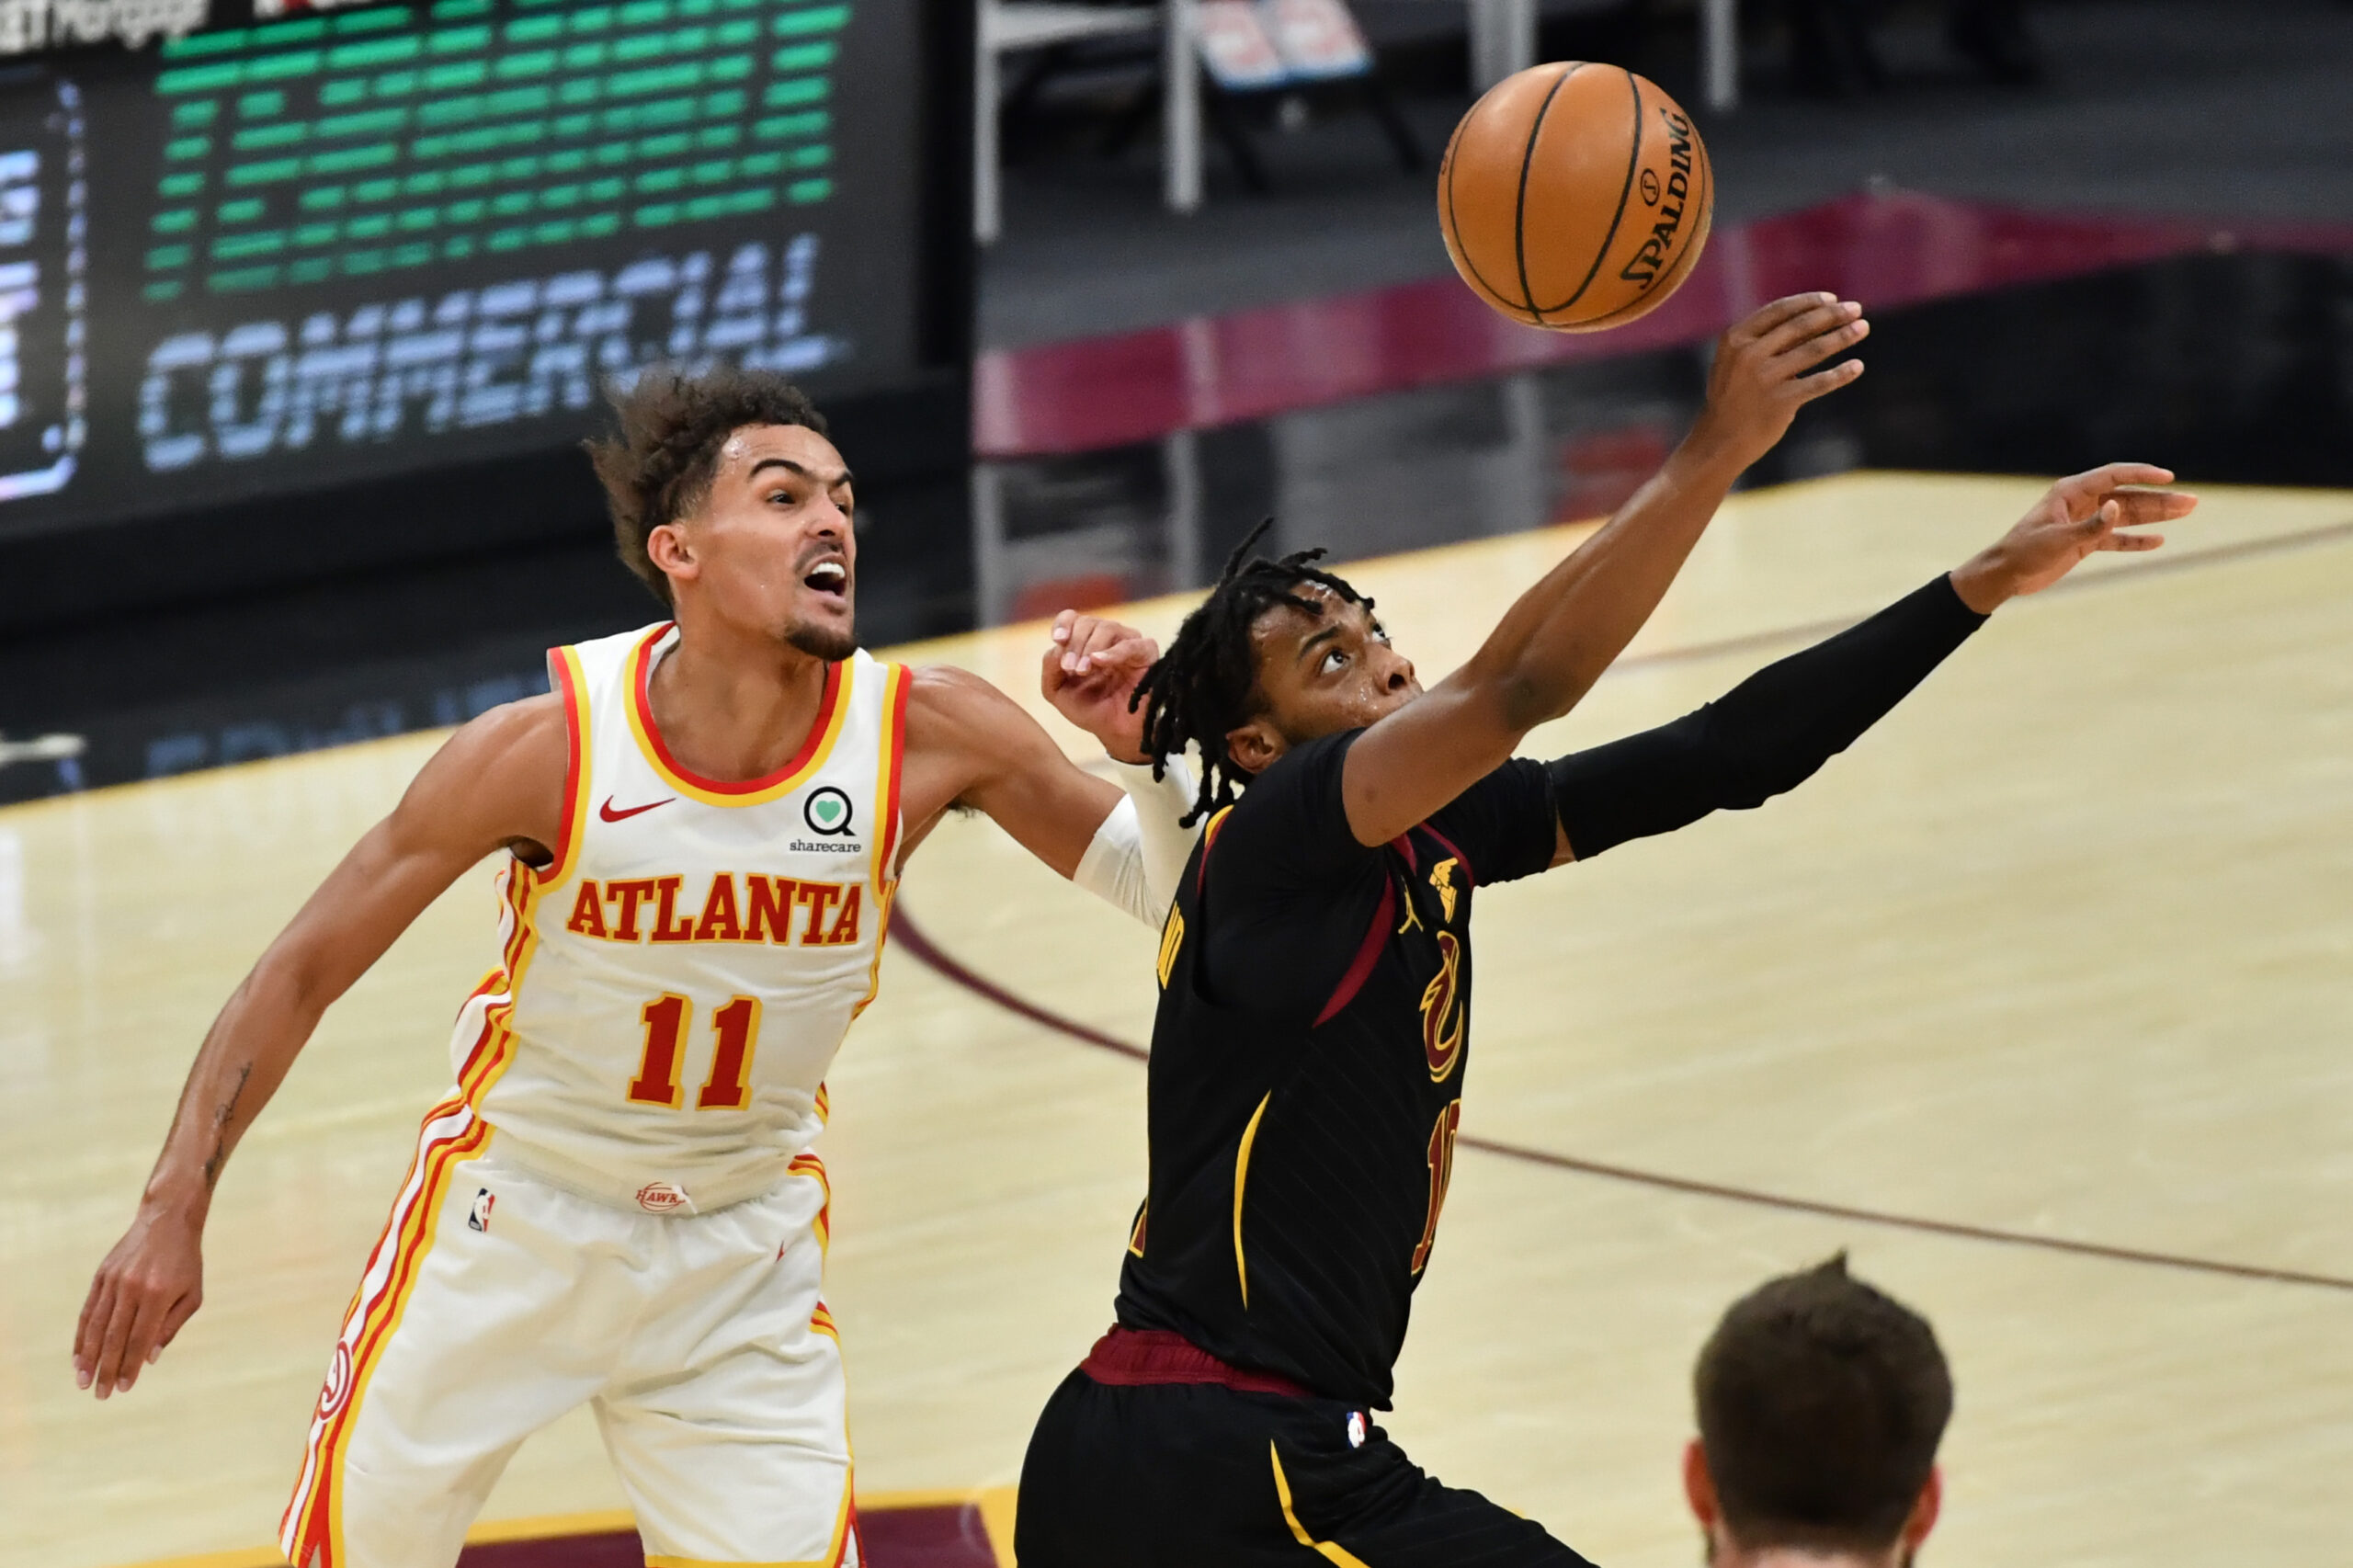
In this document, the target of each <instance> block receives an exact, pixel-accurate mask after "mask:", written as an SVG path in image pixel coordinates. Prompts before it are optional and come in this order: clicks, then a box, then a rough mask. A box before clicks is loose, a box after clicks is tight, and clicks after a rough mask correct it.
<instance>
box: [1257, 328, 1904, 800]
mask: <svg viewBox="0 0 2353 1568" xmlns="http://www.w3.org/2000/svg"><path fill="white" fill-rule="evenodd" d="M1869 331H1870V325H1869V324H1868V323H1866V322H1865V321H1864V320H1863V317H1862V307H1861V306H1859V305H1858V304H1856V303H1854V302H1853V301H1842V300H1839V299H1837V298H1836V296H1834V295H1830V294H1796V295H1791V296H1790V297H1789V298H1788V299H1784V300H1777V301H1774V302H1773V303H1771V304H1769V305H1767V306H1766V307H1764V308H1763V309H1762V310H1759V311H1757V312H1755V313H1754V314H1752V315H1750V316H1749V317H1748V319H1747V320H1745V321H1743V322H1741V323H1740V324H1737V325H1735V326H1733V328H1732V329H1731V330H1729V331H1727V332H1726V333H1724V334H1723V335H1722V337H1721V338H1719V339H1718V340H1717V344H1716V357H1715V363H1714V366H1713V367H1712V369H1711V370H1710V372H1709V378H1708V400H1707V406H1706V407H1705V408H1704V409H1703V410H1702V411H1701V413H1700V415H1699V420H1698V421H1697V422H1696V423H1695V424H1694V425H1693V426H1692V428H1691V432H1690V434H1689V435H1688V436H1687V437H1685V438H1684V440H1683V442H1682V444H1681V445H1680V446H1678V447H1677V449H1676V450H1675V452H1674V454H1673V455H1672V456H1671V457H1669V458H1668V459H1667V460H1666V463H1665V467H1663V468H1662V469H1660V471H1659V472H1657V473H1656V474H1655V475H1654V476H1653V477H1652V478H1651V479H1650V480H1649V481H1648V482H1647V483H1644V484H1643V487H1642V488H1641V489H1640V490H1639V491H1637V492H1635V494H1634V495H1633V498H1632V499H1631V500H1629V501H1628V502H1627V503H1626V504H1625V505H1624V506H1620V508H1619V509H1618V512H1617V514H1616V515H1615V516H1614V517H1611V518H1610V519H1609V521H1608V524H1607V525H1605V526H1604V527H1603V528H1601V530H1600V531H1599V532H1598V533H1596V534H1595V535H1594V536H1593V537H1592V538H1591V539H1589V540H1586V541H1585V543H1583V544H1582V545H1579V546H1578V547H1577V549H1576V550H1575V551H1574V552H1573V553H1571V554H1570V556H1569V557H1568V559H1566V560H1565V561H1563V562H1561V563H1560V564H1559V565H1558V566H1556V567H1554V568H1553V569H1552V571H1551V572H1550V573H1548V574H1545V576H1544V578H1543V580H1542V581H1540V582H1539V583H1538V584H1537V585H1535V586H1534V587H1532V588H1530V589H1529V590H1528V591H1527V592H1526V593H1525V594H1523V595H1521V596H1520V597H1519V599H1518V602H1517V603H1515V604H1514V605H1513V606H1512V608H1510V609H1509V610H1507V611H1506V612H1505V615H1504V618H1503V619H1502V620H1501V622H1499V623H1498V624H1497V625H1496V627H1495V631H1493V632H1491V633H1489V634H1488V637H1487V640H1486V642H1484V643H1483V644H1482V645H1481V647H1480V649H1479V651H1478V652H1477V653H1473V654H1472V656H1471V659H1470V660H1469V662H1468V663H1466V664H1465V665H1463V666H1462V667H1461V669H1459V670H1457V671H1455V672H1454V673H1453V674H1452V675H1450V676H1447V677H1446V678H1445V679H1444V680H1442V681H1440V682H1438V685H1436V686H1435V687H1431V688H1430V689H1429V691H1428V692H1427V693H1426V694H1425V695H1424V696H1422V697H1421V698H1420V699H1418V700H1415V701H1413V702H1410V703H1406V704H1405V705H1404V706H1402V707H1397V708H1395V709H1393V710H1391V711H1389V712H1387V713H1386V714H1385V715H1384V716H1382V717H1381V718H1380V719H1379V720H1378V722H1373V723H1372V724H1371V725H1370V728H1368V729H1367V730H1366V731H1365V733H1364V734H1363V735H1362V737H1361V738H1360V739H1358V741H1357V743H1356V744H1355V745H1354V746H1353V747H1352V748H1351V750H1350V751H1349V754H1348V758H1347V766H1346V768H1345V770H1344V773H1343V776H1342V785H1341V795H1342V799H1343V801H1344V802H1345V803H1346V806H1347V817H1348V826H1349V828H1350V829H1351V830H1352V831H1353V832H1354V834H1355V835H1356V838H1357V841H1358V843H1359V844H1365V845H1373V844H1382V843H1386V842H1388V841H1389V840H1390V839H1392V838H1394V837H1396V836H1397V835H1399V834H1401V833H1404V831H1405V830H1406V829H1407V828H1409V827H1411V826H1413V825H1414V824H1415V823H1418V822H1421V821H1423V820H1424V819H1425V818H1427V816H1429V814H1430V813H1431V812H1435V811H1437V810H1438V809H1439V808H1441V807H1443V806H1445V805H1446V804H1447V803H1448V802H1449V801H1452V800H1454V799H1455V797H1457V796H1458V795H1460V794H1461V793H1462V791H1463V790H1466V789H1468V788H1469V787H1470V786H1471V785H1472V784H1473V783H1475V782H1476V781H1478V780H1479V779H1480V778H1484V777H1485V776H1486V775H1487V774H1488V773H1490V772H1492V771H1493V770H1494V769H1495V767H1499V766H1500V765H1501V764H1502V763H1503V762H1504V760H1505V759H1506V758H1507V757H1509V756H1511V755H1512V752H1513V749H1514V748H1515V747H1517V746H1518V744H1519V741H1520V738H1521V737H1522V736H1523V735H1525V734H1527V733H1528V732H1529V731H1530V730H1532V729H1534V728H1535V727H1536V726H1537V725H1539V724H1540V723H1543V722H1546V721H1547V720H1551V719H1557V718H1559V717H1560V716H1561V715H1563V714H1564V713H1566V712H1567V711H1568V710H1570V709H1571V708H1573V707H1574V706H1575V705H1576V703H1577V702H1578V701H1579V700H1580V699H1582V698H1583V697H1584V696H1585V694H1586V691H1587V690H1588V689H1589V688H1591V687H1592V685H1593V683H1594V682H1595V681H1596V680H1597V679H1599V678H1600V676H1601V672H1602V671H1603V670H1605V669H1607V668H1608V666H1609V664H1610V662H1611V661H1612V660H1614V659H1616V658H1617V656H1618V654H1619V653H1620V651H1622V650H1623V649H1624V648H1625V646H1626V643H1627V642H1629V641H1630V640H1631V638H1632V637H1633V635H1634V633H1635V632H1636V631H1639V630H1641V628H1642V625H1643V622H1644V621H1645V620H1647V619H1650V614H1651V611H1652V610H1653V609H1654V608H1657V605H1658V601H1659V598H1660V597H1661V596H1662V595H1664V594H1665V592H1666V589H1667V586H1668V585H1669V584H1671V583H1673V582H1674V580H1675V574H1676V573H1677V572H1678V571H1679V570H1681V568H1682V565H1683V562H1684V560H1685V558H1686V557H1688V555H1689V554H1690V552H1691V548H1692V546H1693V545H1695V544H1697V543H1698V542H1699V536H1700V534H1701V533H1702V532H1703V531H1704V530H1705V529H1706V528H1707V526H1708V522H1709V519H1710V518H1711V517H1714V516H1715V513H1716V509H1717V507H1718V506H1721V505H1722V502H1723V499H1724V496H1725V495H1726V494H1728V493H1729V492H1730V491H1731V489H1732V486H1733V481H1734V480H1736V479H1738V478H1739V477H1740V475H1741V473H1742V472H1744V471H1745V470H1746V469H1747V468H1748V467H1749V465H1750V464H1752V463H1754V462H1756V460H1758V459H1759V458H1761V457H1763V456H1764V455H1765V454H1766V453H1767V452H1768V451H1769V450H1770V449H1772V447H1773V445H1774V443H1775V442H1777V441H1779V439H1780V438H1781V437H1782V435H1783V434H1784V433H1785V432H1786V431H1787V430H1788V429H1789V427H1790V420H1791V419H1792V418H1793V417H1795V416H1796V414H1797V411H1798V409H1799V408H1801V407H1802V406H1803V405H1804V404H1806V403H1811V402H1812V401H1813V400H1814V399H1815V398H1818V397H1822V396H1824V395H1825V394H1827V393H1829V392H1835V391H1836V390H1837V389H1838V388H1840V387H1843V386H1847V385H1848V384H1850V383H1852V382H1853V381H1854V380H1855V379H1856V378H1857V377H1858V376H1859V375H1861V374H1862V369H1863V367H1862V363H1861V361H1859V360H1848V361H1847V362H1845V363H1843V364H1839V365H1836V366H1833V367H1831V368H1830V369H1817V368H1818V367H1820V366H1821V365H1822V364H1823V362H1824V360H1826V359H1829V358H1831V357H1833V356H1834V355H1836V354H1838V353H1840V352H1842V351H1844V350H1846V349H1847V348H1850V347H1853V346H1854V345H1855V344H1857V343H1859V342H1860V341H1862V339H1863V337H1864V336H1865V335H1867V334H1868V333H1869ZM1319 635H1321V634H1319ZM1314 642H1315V639H1313V638H1311V639H1309V640H1308V642H1307V643H1306V644H1304V645H1303V646H1302V653H1304V654H1306V655H1307V656H1309V657H1311V658H1314V657H1319V656H1321V655H1319V653H1318V651H1317V649H1316V648H1315V646H1314ZM1401 678H1403V679H1405V680H1410V679H1411V676H1410V674H1407V675H1405V676H1403V677H1401ZM1359 722H1362V721H1359ZM1237 755H1238V756H1239V754H1237ZM1240 760H1242V761H1243V762H1244V764H1245V766H1251V765H1252V762H1253V759H1252V758H1251V757H1249V756H1240ZM1257 765H1258V766H1263V759H1261V760H1260V761H1259V762H1258V764H1257Z"/></svg>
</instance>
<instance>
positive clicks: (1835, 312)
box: [1756, 300, 1863, 355]
mask: <svg viewBox="0 0 2353 1568" xmlns="http://www.w3.org/2000/svg"><path fill="white" fill-rule="evenodd" d="M1862 313H1863V307H1862V306H1860V305H1859V304H1857V303H1855V302H1854V301H1852V300H1840V301H1837V302H1836V303H1834V304H1828V305H1816V306H1815V307H1813V309H1812V310H1810V311H1804V312H1800V313H1799V314H1797V315H1794V316H1791V317H1790V319H1789V320H1788V321H1785V322H1783V323H1782V324H1780V325H1779V326H1777V327H1775V328H1774V329H1773V330H1772V331H1770V332H1768V333H1767V334H1766V335H1764V336H1762V337H1760V338H1758V339H1757V340H1756V347H1757V350H1758V352H1760V353H1763V354H1768V355H1778V354H1786V353H1787V352H1789V351H1790V349H1791V348H1794V347H1797V346H1798V345H1799V344H1801V343H1803V342H1804V341H1806V339H1808V338H1811V337H1819V336H1821V335H1823V334H1824V333H1825V332H1831V331H1834V330H1836V328H1838V327H1842V326H1845V325H1846V324H1847V323H1849V322H1852V321H1859V320H1860V319H1861V317H1862Z"/></svg>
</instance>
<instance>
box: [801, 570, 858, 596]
mask: <svg viewBox="0 0 2353 1568" xmlns="http://www.w3.org/2000/svg"><path fill="white" fill-rule="evenodd" d="M801 586H802V587H804V588H809V589H813V590H814V591H815V592H817V593H821V594H831V595H833V596H834V597H836V598H839V597H843V596H844V595H846V594H847V593H848V592H849V568H848V567H847V566H845V565H843V564H842V563H841V562H838V561H820V562H817V564H816V565H814V566H813V567H811V568H810V569H809V574H808V575H807V576H805V577H803V578H801Z"/></svg>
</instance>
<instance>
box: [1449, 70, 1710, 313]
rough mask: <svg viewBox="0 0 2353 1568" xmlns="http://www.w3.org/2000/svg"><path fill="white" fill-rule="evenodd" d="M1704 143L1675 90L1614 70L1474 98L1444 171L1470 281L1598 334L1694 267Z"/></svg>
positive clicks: (1650, 304)
mask: <svg viewBox="0 0 2353 1568" xmlns="http://www.w3.org/2000/svg"><path fill="white" fill-rule="evenodd" d="M1715 199H1716V182H1715V174H1714V171H1713V169H1712V167H1711V165H1710V164H1709V162H1708V150H1707V148H1706V146H1705V145H1703V144H1702V143H1701V142H1700V140H1699V131H1697V130H1695V129H1694V128H1693V127H1692V124H1691V117H1690V116H1688V115H1687V114H1685V113H1684V112H1683V110H1682V108H1680V107H1679V106H1678V105H1677V103H1676V101H1675V100H1674V99H1673V98H1670V97H1667V96H1666V95H1665V93H1663V92H1660V91H1659V90H1658V88H1657V86H1656V85H1654V84H1653V83H1651V82H1649V81H1647V80H1645V79H1644V78H1643V77H1641V76H1637V75H1635V74H1633V73H1632V72H1631V71H1625V70H1621V69H1620V68H1619V67H1618V66H1615V65H1596V64H1592V63H1590V62H1584V61H1574V60H1573V61H1564V62H1556V63H1553V64H1550V65H1538V66H1533V67H1531V68H1530V69H1529V70H1526V71H1522V72H1520V73H1519V74H1518V75H1515V76H1507V77H1506V78H1505V79H1504V80H1503V81H1501V82H1498V83H1496V84H1495V86H1494V87H1493V88H1491V89H1489V90H1488V93H1487V95H1486V97H1483V98H1481V99H1480V100H1479V101H1478V102H1477V103H1475V104H1472V106H1471V112H1470V113H1468V114H1466V115H1464V116H1463V117H1462V123H1461V124H1460V125H1458V126H1456V127H1455V128H1454V137H1453V139H1452V140H1451V141H1449V142H1448V143H1447V144H1446V162H1445V163H1444V164H1443V165H1441V166H1440V167H1439V169H1438V226H1439V228H1440V229H1441V230H1443V231H1444V233H1445V235H1446V253H1447V255H1448V256H1451V257H1452V258H1453V260H1454V269H1455V270H1456V271H1457V272H1459V273H1461V275H1462V280H1463V281H1464V282H1465V283H1468V284H1470V285H1471V287H1472V290H1473V291H1474V292H1476V293H1477V294H1478V296H1479V297H1480V298H1481V299H1483V300H1484V301H1487V303H1488V304H1490V305H1492V306H1494V307H1495V309H1496V310H1498V311H1501V312H1503V313H1504V314H1505V315H1507V316H1509V317H1511V319H1512V320H1514V321H1517V322H1523V323H1525V324H1528V325H1529V326H1543V327H1550V328H1552V330H1554V331H1555V332H1598V331H1600V330H1601V329H1602V328H1604V327H1611V326H1618V325H1620V324H1624V323H1626V322H1630V321H1632V320H1634V319H1635V318H1637V317H1638V316H1642V315H1645V314H1647V313H1649V312H1652V311H1654V310H1656V309H1657V308H1658V307H1659V306H1660V305H1661V304H1664V303H1665V301H1666V297H1667V296H1668V295H1669V294H1672V293H1674V292H1675V290H1677V288H1678V287H1680V286H1681V284H1682V282H1683V280H1684V279H1685V278H1688V277H1689V276H1690V275H1691V267H1692V264H1693V263H1694V262H1696V261H1698V260H1699V251H1700V249H1701V247H1703V246H1704V245H1705V244H1707V243H1708V225H1709V221H1710V218H1711V215H1712V213H1713V212H1714V210H1715Z"/></svg>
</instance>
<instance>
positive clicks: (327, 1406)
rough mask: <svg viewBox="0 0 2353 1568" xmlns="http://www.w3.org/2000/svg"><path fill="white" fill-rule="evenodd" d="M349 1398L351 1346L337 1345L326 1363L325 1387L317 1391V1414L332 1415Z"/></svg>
mask: <svg viewBox="0 0 2353 1568" xmlns="http://www.w3.org/2000/svg"><path fill="white" fill-rule="evenodd" d="M350 1397H351V1346H348V1345H344V1344H341V1343H338V1344H337V1345H336V1346H335V1359H333V1360H332V1361H329V1362H328V1363H327V1381H326V1386H325V1387H324V1388H323V1389H321V1390H320V1391H319V1414H320V1415H334V1414H335V1412H336V1411H338V1410H341V1409H342V1408H343V1405H344V1402H345V1401H346V1400H347V1399H349V1398H350Z"/></svg>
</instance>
